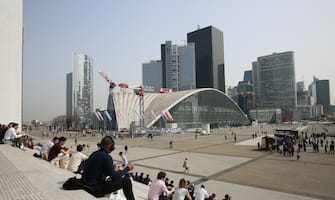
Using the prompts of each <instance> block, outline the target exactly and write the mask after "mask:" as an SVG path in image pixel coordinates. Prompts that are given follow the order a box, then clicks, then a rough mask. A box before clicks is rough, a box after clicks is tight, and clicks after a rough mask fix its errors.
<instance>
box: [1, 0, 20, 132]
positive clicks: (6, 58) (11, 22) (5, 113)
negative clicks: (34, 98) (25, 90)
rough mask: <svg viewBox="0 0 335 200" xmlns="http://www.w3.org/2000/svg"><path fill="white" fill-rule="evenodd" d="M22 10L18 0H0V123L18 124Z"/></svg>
mask: <svg viewBox="0 0 335 200" xmlns="http://www.w3.org/2000/svg"><path fill="white" fill-rule="evenodd" d="M22 9H23V1H22V0H1V1H0V60H1V62H0V74H1V79H0V91H1V93H2V94H6V96H2V97H1V98H0V123H1V124H8V123H9V122H16V123H19V124H22V50H23V49H22V46H23V42H22V38H23V37H22V35H23V25H22V15H23V12H22ZM20 127H21V126H20Z"/></svg>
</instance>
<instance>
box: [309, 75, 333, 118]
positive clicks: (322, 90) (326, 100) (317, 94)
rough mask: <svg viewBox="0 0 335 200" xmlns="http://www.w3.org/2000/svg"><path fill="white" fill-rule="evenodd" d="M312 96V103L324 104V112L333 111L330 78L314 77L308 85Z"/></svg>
mask: <svg viewBox="0 0 335 200" xmlns="http://www.w3.org/2000/svg"><path fill="white" fill-rule="evenodd" d="M308 90H309V94H310V96H311V99H312V100H311V105H312V106H314V105H322V106H323V111H324V114H328V113H330V112H331V108H330V95H329V80H319V79H317V78H315V77H313V82H312V83H311V84H310V85H309V86H308Z"/></svg>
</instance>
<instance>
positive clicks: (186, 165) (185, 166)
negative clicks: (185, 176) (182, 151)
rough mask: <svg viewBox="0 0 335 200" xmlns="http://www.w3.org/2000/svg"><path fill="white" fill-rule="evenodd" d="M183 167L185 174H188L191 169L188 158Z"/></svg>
mask: <svg viewBox="0 0 335 200" xmlns="http://www.w3.org/2000/svg"><path fill="white" fill-rule="evenodd" d="M182 167H183V168H184V172H185V173H186V172H187V173H188V172H189V171H190V167H189V165H188V162H187V158H185V160H184V162H183V166H182Z"/></svg>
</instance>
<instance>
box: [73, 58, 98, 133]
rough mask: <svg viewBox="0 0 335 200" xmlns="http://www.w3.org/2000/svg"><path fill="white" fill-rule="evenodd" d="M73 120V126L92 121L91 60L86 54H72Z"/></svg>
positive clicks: (82, 126) (80, 125)
mask: <svg viewBox="0 0 335 200" xmlns="http://www.w3.org/2000/svg"><path fill="white" fill-rule="evenodd" d="M72 78H73V82H72V87H73V91H72V92H73V96H72V98H73V99H72V100H73V106H72V109H73V115H72V116H73V117H74V119H73V121H74V126H75V127H80V128H84V126H85V125H88V124H91V123H92V112H93V60H92V58H90V57H89V56H88V55H86V54H82V53H74V54H73V77H72Z"/></svg>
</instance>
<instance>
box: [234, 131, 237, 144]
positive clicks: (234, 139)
mask: <svg viewBox="0 0 335 200" xmlns="http://www.w3.org/2000/svg"><path fill="white" fill-rule="evenodd" d="M236 140H237V138H236V133H235V135H234V142H235V143H236Z"/></svg>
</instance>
